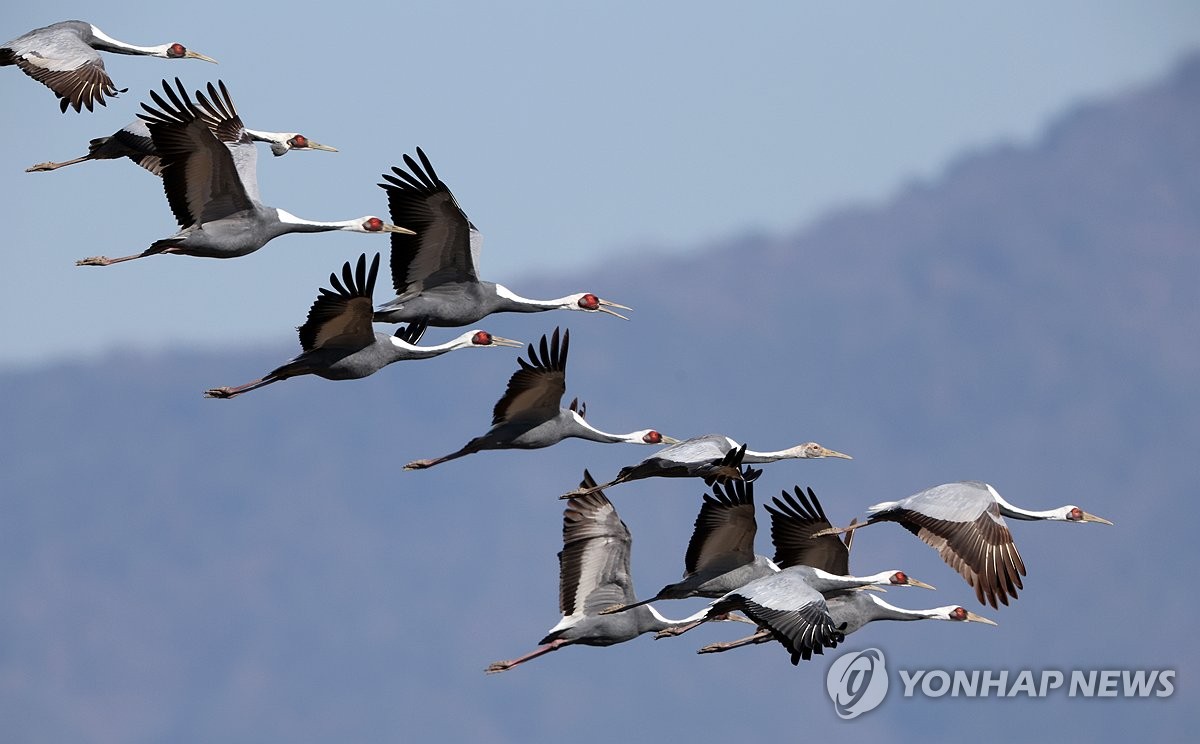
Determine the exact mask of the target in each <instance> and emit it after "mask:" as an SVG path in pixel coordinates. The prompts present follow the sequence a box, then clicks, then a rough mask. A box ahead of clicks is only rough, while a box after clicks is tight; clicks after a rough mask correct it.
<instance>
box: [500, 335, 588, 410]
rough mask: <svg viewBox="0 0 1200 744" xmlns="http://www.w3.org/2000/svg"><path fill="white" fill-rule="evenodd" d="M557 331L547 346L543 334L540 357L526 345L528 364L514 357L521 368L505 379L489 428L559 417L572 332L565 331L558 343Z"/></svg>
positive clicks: (565, 385) (565, 384)
mask: <svg viewBox="0 0 1200 744" xmlns="http://www.w3.org/2000/svg"><path fill="white" fill-rule="evenodd" d="M558 339H559V337H558V329H557V328H555V329H554V334H553V336H551V338H550V342H549V344H548V345H547V342H546V336H545V334H543V335H542V341H541V344H539V346H540V350H541V353H540V354H539V353H538V352H537V351H536V350H535V349H534V348H533V344H530V345H529V361H528V362H527V361H525V360H524V359H521V358H519V357H518V358H517V362H518V363H519V364H520V365H521V369H519V370H517V371H516V372H514V373H513V376H512V377H510V378H509V380H508V388H507V389H506V390H505V391H504V396H503V397H502V398H500V400H499V401H497V403H496V407H495V408H494V409H493V410H492V425H493V426H495V425H497V424H501V423H506V422H509V421H517V420H522V419H528V420H535V421H537V420H548V419H551V418H553V417H554V416H557V415H558V409H559V406H560V405H561V403H562V397H563V393H565V392H566V390H567V350H568V348H569V347H570V345H571V332H570V331H569V330H568V331H564V332H563V335H562V344H561V345H560V344H559V340H558Z"/></svg>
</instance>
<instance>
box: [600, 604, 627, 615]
mask: <svg viewBox="0 0 1200 744" xmlns="http://www.w3.org/2000/svg"><path fill="white" fill-rule="evenodd" d="M624 609H625V605H623V604H615V605H609V606H608V607H605V608H604V609H603V610H600V612H598V613H596V614H598V615H615V614H616V613H618V612H621V611H623V610H624Z"/></svg>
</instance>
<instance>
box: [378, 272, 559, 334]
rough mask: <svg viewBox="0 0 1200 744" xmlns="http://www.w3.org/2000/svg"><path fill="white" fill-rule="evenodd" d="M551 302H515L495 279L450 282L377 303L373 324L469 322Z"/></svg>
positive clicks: (452, 324)
mask: <svg viewBox="0 0 1200 744" xmlns="http://www.w3.org/2000/svg"><path fill="white" fill-rule="evenodd" d="M555 307H556V306H554V305H539V304H536V301H531V302H515V301H513V300H511V299H509V298H507V297H503V296H501V295H500V294H499V293H498V292H497V291H496V283H495V282H485V281H473V282H472V281H465V282H464V281H452V282H447V283H445V284H438V285H436V286H432V287H429V288H428V289H423V290H421V291H420V292H419V293H416V294H412V295H410V296H408V297H397V298H395V299H393V300H390V301H389V302H386V303H384V304H383V305H380V306H379V309H378V310H377V311H376V312H375V322H376V323H408V322H414V321H422V322H425V323H427V324H429V325H432V326H449V327H458V326H465V325H471V324H472V323H475V322H476V321H478V320H480V319H481V318H484V317H487V316H488V315H491V314H492V313H537V312H543V311H545V310H553V309H555Z"/></svg>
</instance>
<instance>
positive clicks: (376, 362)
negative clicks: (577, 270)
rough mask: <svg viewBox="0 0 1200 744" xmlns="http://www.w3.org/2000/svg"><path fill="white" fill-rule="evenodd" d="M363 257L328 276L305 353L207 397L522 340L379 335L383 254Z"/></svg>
mask: <svg viewBox="0 0 1200 744" xmlns="http://www.w3.org/2000/svg"><path fill="white" fill-rule="evenodd" d="M366 262H367V256H366V254H365V253H364V254H363V255H361V256H359V258H358V265H357V267H356V270H355V271H354V272H351V270H350V262H349V261H347V262H346V263H345V264H343V266H342V278H341V280H340V281H339V279H338V276H337V274H330V275H329V283H330V285H331V286H332V289H325V288H324V287H322V288H321V291H320V294H319V295H318V296H317V299H316V301H315V302H313V304H312V307H311V308H310V309H309V311H308V320H307V321H305V323H304V325H302V326H300V328H299V332H300V347H301V348H302V349H303V350H304V351H303V353H301V354H300V355H299V356H297V357H295V358H293V359H292V360H291V361H289V362H288V363H287V364H284V365H283V366H281V367H277V368H275V369H274V370H272V371H271V372H269V373H268V374H266V375H264V376H263V377H260V378H259V379H257V380H253V381H251V382H248V383H246V384H244V385H238V386H237V387H222V388H213V389H211V390H207V391H205V393H204V396H205V397H206V398H233V397H236V396H238V395H241V394H242V393H246V392H249V391H251V390H257V389H258V388H260V387H264V386H266V385H270V384H271V383H273V382H279V381H280V380H286V379H288V378H289V377H298V376H300V375H316V376H317V377H323V378H325V379H326V380H357V379H360V378H363V377H367V376H368V375H372V374H374V373H376V372H378V371H379V370H381V369H383V368H384V367H386V366H387V365H389V364H392V363H393V362H400V361H409V360H414V359H429V358H431V357H435V356H438V355H440V354H445V353H446V352H448V351H454V350H455V349H467V348H485V347H499V346H512V347H518V348H519V347H520V346H521V344H520V342H517V341H512V340H510V339H507V338H501V337H499V336H493V335H492V334H490V333H488V332H487V331H481V330H473V331H467V332H466V333H464V334H462V335H461V336H459V337H457V338H455V339H453V340H452V341H450V342H448V343H445V344H440V345H438V346H417V345H416V344H417V342H418V341H420V339H421V335H422V334H423V333H424V332H425V326H424V325H423V324H420V323H410V324H409V325H408V326H407V327H401V328H400V329H399V330H397V331H396V333H395V335H393V336H388V335H387V334H385V333H376V332H375V331H374V329H373V328H372V326H371V312H372V299H371V298H372V293H373V292H374V290H375V278H376V275H377V274H378V272H379V254H378V253H376V254H375V258H374V260H372V261H371V268H370V270H368V269H367V266H366Z"/></svg>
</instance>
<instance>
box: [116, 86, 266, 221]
mask: <svg viewBox="0 0 1200 744" xmlns="http://www.w3.org/2000/svg"><path fill="white" fill-rule="evenodd" d="M175 85H176V88H177V89H178V93H176V92H175V91H174V90H172V89H171V86H170V85H169V84H168V83H167V81H166V80H164V81H163V90H164V91H165V92H166V94H167V98H168V99H170V102H168V101H167V100H166V99H164V98H163V97H162V96H160V95H159V94H158V93H157V92H156V91H150V97H151V98H152V99H154V103H155V104H156V105H157V106H158V109H155V108H152V107H150V106H149V105H147V104H145V103H143V104H142V108H143V109H144V110H145V112H146V113H143V114H138V116H139V117H140V118H141V119H142V120H143V121H145V122H146V124H147V126H149V127H150V137H151V139H152V140H154V147H155V149H157V150H158V154H159V157H160V158H161V159H162V166H163V174H162V178H163V189H164V190H165V191H166V194H167V201H168V202H169V203H170V205H171V211H172V212H174V213H175V219H176V220H177V221H178V222H179V225H180V227H188V226H190V225H193V224H196V223H198V222H199V223H204V222H211V221H213V220H218V219H221V218H223V217H228V216H230V215H232V214H236V213H238V212H241V211H245V210H248V209H252V208H253V206H254V205H253V203H252V202H251V201H250V197H249V196H248V195H247V193H246V188H245V186H244V185H243V184H242V180H241V178H240V176H239V175H238V171H237V168H236V166H235V165H234V162H233V156H232V155H231V154H230V152H229V148H228V147H226V146H225V145H223V144H222V143H221V142H220V141H219V140H218V139H217V138H216V137H215V136H213V134H212V132H211V131H209V128H208V126H207V125H206V124H205V123H204V122H203V120H201V119H200V115H199V110H198V109H197V108H196V105H195V104H194V103H193V102H192V100H191V99H190V98H189V97H188V95H187V91H185V90H184V88H183V84H182V83H180V82H179V78H175Z"/></svg>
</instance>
